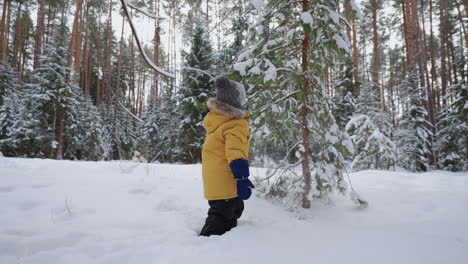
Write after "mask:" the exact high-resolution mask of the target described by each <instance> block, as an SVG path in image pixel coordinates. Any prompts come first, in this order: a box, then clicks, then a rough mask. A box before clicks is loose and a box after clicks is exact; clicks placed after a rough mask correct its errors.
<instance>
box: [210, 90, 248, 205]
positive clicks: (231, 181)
mask: <svg viewBox="0 0 468 264" xmlns="http://www.w3.org/2000/svg"><path fill="white" fill-rule="evenodd" d="M207 105H208V108H209V109H210V112H209V113H208V114H207V115H206V116H205V119H204V120H203V121H204V126H205V129H206V138H205V143H204V144H203V149H202V175H203V187H204V191H205V198H206V199H207V200H224V199H230V198H234V197H237V187H236V180H235V178H234V175H233V174H232V172H231V169H230V167H229V164H230V163H231V161H233V160H236V159H246V160H248V159H249V137H250V130H249V124H248V123H247V120H246V118H247V117H248V116H249V114H248V113H247V112H244V111H242V110H241V109H238V108H235V107H233V106H231V105H228V104H226V103H223V102H221V101H219V100H217V99H216V98H210V99H208V103H207Z"/></svg>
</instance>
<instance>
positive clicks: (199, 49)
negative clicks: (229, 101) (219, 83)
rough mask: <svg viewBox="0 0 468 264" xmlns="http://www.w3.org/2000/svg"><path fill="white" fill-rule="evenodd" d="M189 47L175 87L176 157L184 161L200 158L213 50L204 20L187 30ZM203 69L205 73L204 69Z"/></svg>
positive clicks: (195, 160) (209, 92) (198, 21)
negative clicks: (177, 145) (179, 79)
mask: <svg viewBox="0 0 468 264" xmlns="http://www.w3.org/2000/svg"><path fill="white" fill-rule="evenodd" d="M191 34H192V36H191V43H190V46H191V48H190V51H189V52H188V53H186V52H183V54H182V56H183V57H184V66H185V68H184V71H183V75H182V76H183V80H182V87H180V89H179V91H178V95H177V98H178V102H179V107H178V109H179V110H178V114H179V115H180V120H181V122H180V130H179V153H178V154H179V159H180V160H181V161H182V162H186V163H196V162H200V161H201V148H202V145H203V140H204V135H205V129H204V128H203V124H202V121H203V113H204V112H205V111H206V110H207V108H206V101H207V99H208V96H209V94H211V91H212V87H211V86H212V82H211V77H210V75H208V74H206V73H209V72H210V70H211V68H212V64H213V54H212V49H211V43H210V37H209V36H208V29H207V28H206V23H204V22H203V20H201V19H199V20H197V21H196V23H195V24H194V26H193V29H192V31H191ZM205 72H206V73H205Z"/></svg>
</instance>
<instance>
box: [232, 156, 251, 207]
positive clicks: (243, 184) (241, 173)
mask: <svg viewBox="0 0 468 264" xmlns="http://www.w3.org/2000/svg"><path fill="white" fill-rule="evenodd" d="M229 166H230V167H231V171H232V174H233V175H234V178H236V180H237V195H238V196H239V198H241V199H242V200H247V199H249V197H250V195H251V194H252V190H251V189H252V188H255V186H254V185H253V184H252V182H251V181H250V180H249V179H248V177H249V176H250V173H249V162H248V161H247V160H245V159H237V160H233V161H231V164H229Z"/></svg>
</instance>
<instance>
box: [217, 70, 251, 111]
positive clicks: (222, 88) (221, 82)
mask: <svg viewBox="0 0 468 264" xmlns="http://www.w3.org/2000/svg"><path fill="white" fill-rule="evenodd" d="M215 88H216V99H218V100H219V101H221V102H224V103H226V104H229V105H232V106H234V107H235V108H239V109H242V107H243V106H244V104H245V103H246V95H245V89H244V86H243V85H242V84H240V83H238V82H235V81H231V80H229V79H227V78H225V77H218V78H217V79H216V80H215Z"/></svg>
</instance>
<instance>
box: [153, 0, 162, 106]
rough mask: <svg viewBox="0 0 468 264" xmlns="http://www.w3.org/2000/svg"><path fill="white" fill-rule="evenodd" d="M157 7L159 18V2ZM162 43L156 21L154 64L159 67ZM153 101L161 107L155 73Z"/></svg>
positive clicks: (157, 21)
mask: <svg viewBox="0 0 468 264" xmlns="http://www.w3.org/2000/svg"><path fill="white" fill-rule="evenodd" d="M155 4H156V5H157V14H156V15H157V16H159V0H158V1H157V2H156V3H155ZM160 43H161V27H160V22H159V19H157V20H156V21H155V30H154V63H155V64H156V65H159V46H160ZM151 96H152V97H153V98H151V101H152V102H153V104H154V105H159V98H158V97H159V80H158V76H157V73H156V72H154V73H153V92H152V95H151Z"/></svg>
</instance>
